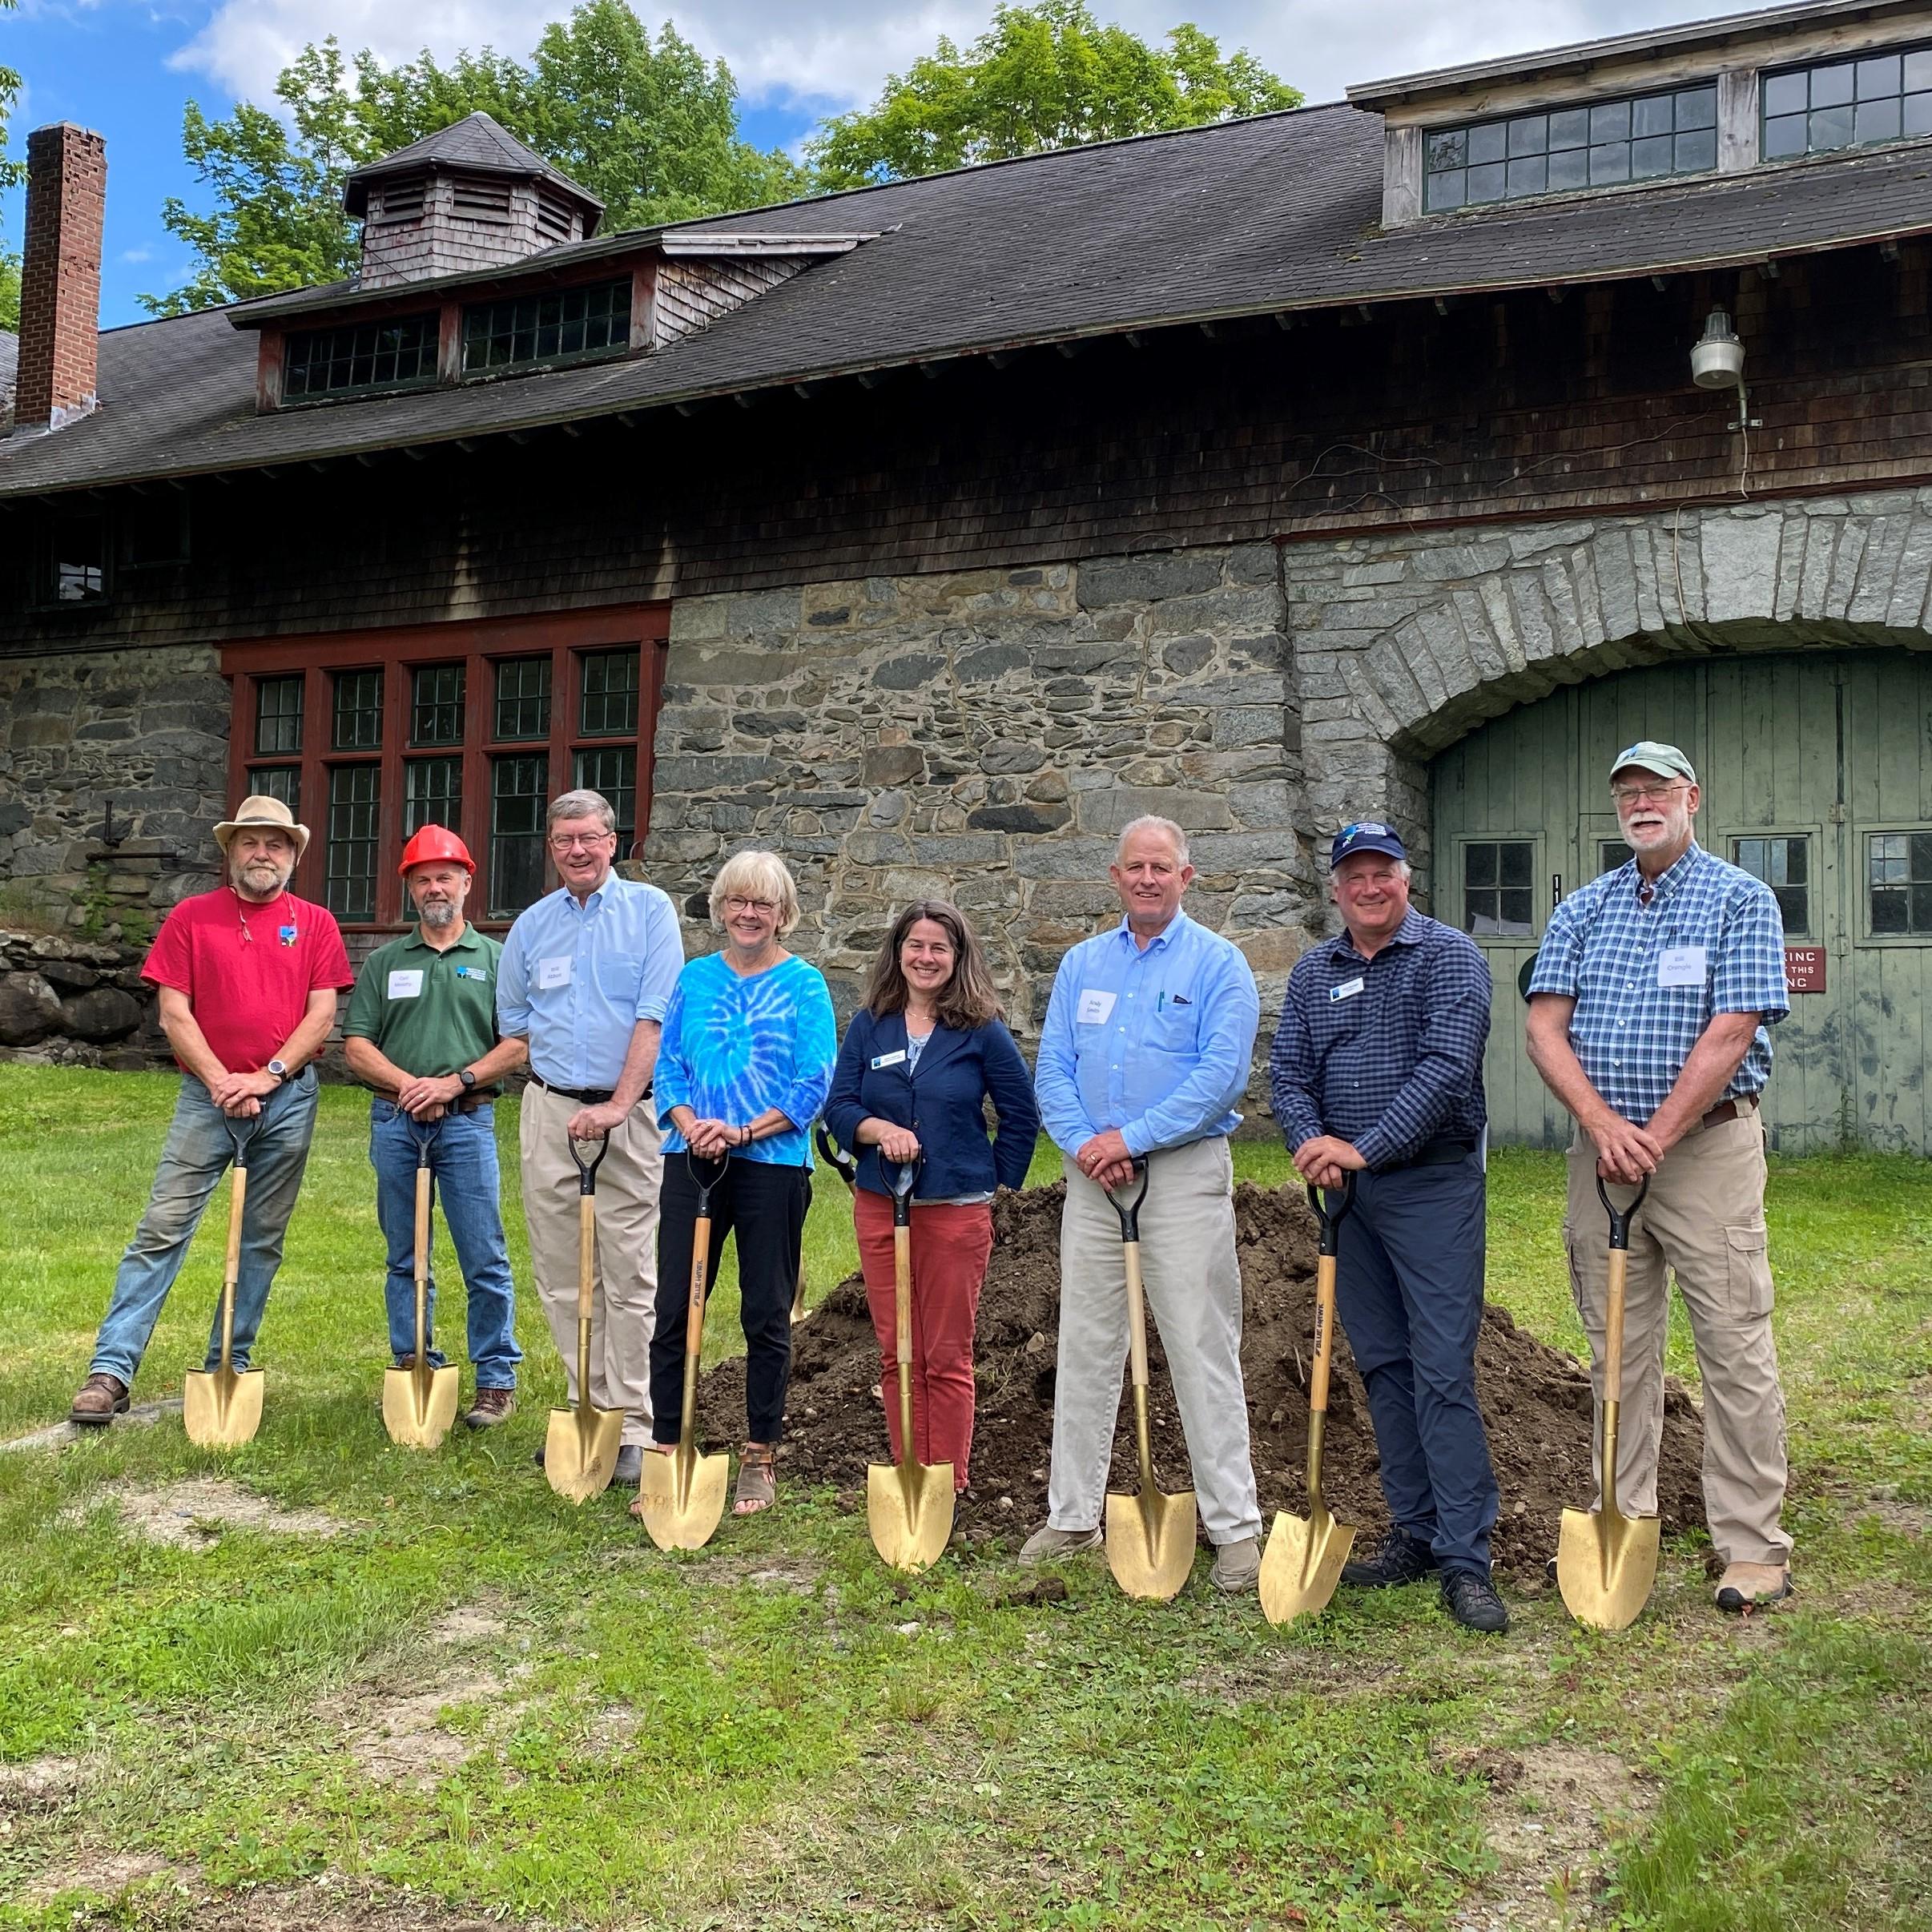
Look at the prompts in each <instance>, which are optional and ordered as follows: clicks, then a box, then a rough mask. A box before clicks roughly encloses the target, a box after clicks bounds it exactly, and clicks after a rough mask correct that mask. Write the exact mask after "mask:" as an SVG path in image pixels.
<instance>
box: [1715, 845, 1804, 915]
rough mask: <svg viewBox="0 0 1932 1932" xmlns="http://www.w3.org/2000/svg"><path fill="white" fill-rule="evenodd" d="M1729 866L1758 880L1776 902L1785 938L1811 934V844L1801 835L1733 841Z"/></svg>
mask: <svg viewBox="0 0 1932 1932" xmlns="http://www.w3.org/2000/svg"><path fill="white" fill-rule="evenodd" d="M1731 863H1733V865H1736V866H1737V867H1739V868H1740V869H1741V870H1742V871H1747V872H1749V874H1750V875H1751V876H1752V877H1753V879H1762V880H1763V881H1764V882H1765V884H1766V885H1768V886H1769V887H1770V888H1771V891H1772V893H1773V896H1774V897H1775V898H1776V899H1777V909H1778V911H1779V912H1780V913H1781V915H1782V916H1783V917H1784V921H1785V937H1786V938H1787V939H1789V938H1792V937H1794V936H1798V937H1801V936H1805V935H1808V934H1809V932H1810V931H1811V841H1810V840H1809V839H1807V838H1806V837H1805V835H1803V834H1802V833H1797V834H1795V835H1784V834H1779V835H1777V836H1776V837H1773V838H1762V839H1760V838H1750V839H1733V840H1732V841H1731Z"/></svg>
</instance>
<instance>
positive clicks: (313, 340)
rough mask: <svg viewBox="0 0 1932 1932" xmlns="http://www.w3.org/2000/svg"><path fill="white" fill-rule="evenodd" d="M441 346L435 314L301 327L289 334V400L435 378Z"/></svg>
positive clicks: (285, 386) (285, 391) (285, 382)
mask: <svg viewBox="0 0 1932 1932" xmlns="http://www.w3.org/2000/svg"><path fill="white" fill-rule="evenodd" d="M436 347H437V318H436V317H435V316H433V315H426V316H402V317H400V318H399V319H397V320H392V321H387V322H356V323H351V324H347V325H346V326H344V327H343V328H314V329H304V330H301V331H300V332H297V333H296V334H293V335H292V336H290V337H289V338H288V351H287V355H286V358H285V360H284V364H283V371H282V396H283V400H284V401H295V400H300V399H301V398H303V397H304V396H340V395H342V394H343V393H344V392H347V391H349V390H352V389H388V388H401V387H403V386H404V385H405V384H409V383H413V382H433V381H435V380H436Z"/></svg>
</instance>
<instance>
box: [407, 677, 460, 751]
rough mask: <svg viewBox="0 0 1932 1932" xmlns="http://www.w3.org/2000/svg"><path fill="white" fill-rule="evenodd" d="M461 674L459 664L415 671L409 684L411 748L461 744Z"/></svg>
mask: <svg viewBox="0 0 1932 1932" xmlns="http://www.w3.org/2000/svg"><path fill="white" fill-rule="evenodd" d="M464 670H465V667H464V666H462V665H461V664H425V665H424V666H421V668H420V669H419V670H417V672H416V674H415V675H414V677H413V678H412V680H411V683H410V701H409V743H411V744H413V745H460V744H461V743H462V742H463V686H464V683H465V676H464Z"/></svg>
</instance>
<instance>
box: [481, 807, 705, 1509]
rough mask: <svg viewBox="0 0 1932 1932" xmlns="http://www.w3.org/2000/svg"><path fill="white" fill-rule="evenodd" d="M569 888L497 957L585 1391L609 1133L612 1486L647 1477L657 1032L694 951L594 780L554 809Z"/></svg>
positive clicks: (606, 1326)
mask: <svg viewBox="0 0 1932 1932" xmlns="http://www.w3.org/2000/svg"><path fill="white" fill-rule="evenodd" d="M548 832H549V850H550V859H551V863H553V865H555V867H557V876H558V877H559V878H561V879H562V881H563V884H562V885H561V888H559V889H558V890H557V891H556V892H552V893H550V894H549V896H547V897H545V898H543V899H540V900H537V903H536V904H534V905H533V906H531V907H530V908H529V909H528V910H527V911H525V912H521V913H519V914H518V915H517V921H516V924H514V925H513V926H512V927H511V928H510V929H509V937H508V938H507V939H505V941H504V942H503V957H502V959H501V961H500V962H499V963H498V965H497V1021H498V1024H499V1027H500V1028H501V1032H502V1034H503V1036H504V1038H505V1039H506V1040H511V1039H521V1040H525V1041H527V1042H528V1044H529V1054H530V1073H531V1080H530V1084H529V1087H528V1088H527V1089H525V1092H524V1096H523V1105H522V1110H521V1117H520V1120H519V1128H520V1136H519V1137H520V1143H521V1157H522V1159H521V1165H522V1170H523V1213H524V1219H525V1222H526V1223H527V1224H528V1226H529V1240H530V1265H531V1269H532V1271H533V1273H534V1274H535V1275H536V1278H537V1298H538V1300H539V1301H541V1302H542V1304H543V1312H544V1316H545V1319H546V1320H547V1321H548V1322H549V1325H550V1335H551V1338H552V1339H553V1341H554V1342H556V1344H557V1352H558V1354H561V1356H562V1357H563V1360H564V1375H565V1379H566V1383H567V1384H568V1387H569V1399H570V1401H571V1402H572V1403H575V1402H576V1400H577V1399H578V1391H577V1231H578V1205H577V1204H578V1169H577V1163H576V1161H575V1160H574V1158H573V1157H572V1154H571V1152H570V1145H569V1143H570V1141H572V1140H579V1141H599V1140H607V1141H609V1142H610V1151H609V1153H607V1154H606V1156H605V1158H604V1163H603V1165H602V1167H601V1168H600V1169H598V1177H597V1229H598V1234H597V1270H596V1274H595V1277H594V1289H595V1294H596V1306H595V1310H594V1315H593V1318H592V1324H591V1334H590V1347H591V1354H590V1401H591V1403H592V1405H593V1406H594V1407H597V1408H600V1409H622V1411H624V1431H623V1446H622V1448H621V1449H620V1450H619V1451H618V1462H617V1470H616V1473H615V1475H614V1476H613V1478H612V1487H614V1488H618V1489H623V1488H626V1487H628V1488H631V1489H634V1488H635V1487H636V1485H637V1483H638V1475H639V1469H640V1462H641V1459H642V1453H643V1447H644V1445H645V1443H647V1442H649V1441H650V1334H651V1328H652V1326H653V1323H654V1320H655V1318H656V1309H657V1294H658V1189H659V1185H660V1183H661V1181H662V1176H663V1169H664V1163H663V1159H662V1155H661V1153H659V1141H660V1140H661V1138H662V1137H661V1135H660V1133H659V1132H658V1122H657V1115H656V1112H655V1110H654V1109H652V1108H650V1107H641V1106H639V1105H638V1101H641V1100H642V1099H643V1097H645V1096H646V1094H647V1093H650V1080H651V1074H652V1072H653V1070H654V1069H655V1067H656V1065H657V1061H658V1036H659V1034H660V1032H662V1024H663V1020H664V1013H665V1009H666V1007H668V1006H669V1005H670V996H671V993H672V991H673V989H674V988H675V987H676V985H677V983H678V972H679V970H680V969H681V968H682V966H683V964H684V941H683V939H682V936H681V935H680V933H679V932H678V915H677V912H676V910H675V909H674V908H673V906H672V904H671V902H670V900H669V899H668V898H666V896H665V895H664V894H663V893H662V892H659V891H658V888H656V887H655V886H648V885H642V884H639V883H637V882H635V881H634V880H632V879H620V878H619V877H618V875H616V873H614V871H612V870H611V869H610V867H611V862H612V860H613V859H614V858H615V856H616V855H617V818H616V815H615V814H614V812H613V811H611V809H610V804H609V803H608V802H607V801H606V800H605V799H602V797H600V796H599V795H598V794H597V793H596V792H594V791H568V792H566V793H565V794H564V795H563V796H562V797H561V798H560V799H557V800H556V801H555V802H554V803H553V804H552V805H551V807H550V808H549V815H548Z"/></svg>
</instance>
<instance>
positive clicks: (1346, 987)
mask: <svg viewBox="0 0 1932 1932" xmlns="http://www.w3.org/2000/svg"><path fill="white" fill-rule="evenodd" d="M1361 990H1362V976H1361V974H1359V973H1357V974H1356V976H1354V979H1352V980H1343V981H1342V984H1340V985H1339V986H1331V987H1330V988H1329V989H1328V1003H1329V1004H1330V1005H1331V1006H1332V1005H1334V1003H1335V1002H1336V1001H1337V1000H1352V999H1354V996H1355V995H1356V994H1357V993H1358V992H1361Z"/></svg>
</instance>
